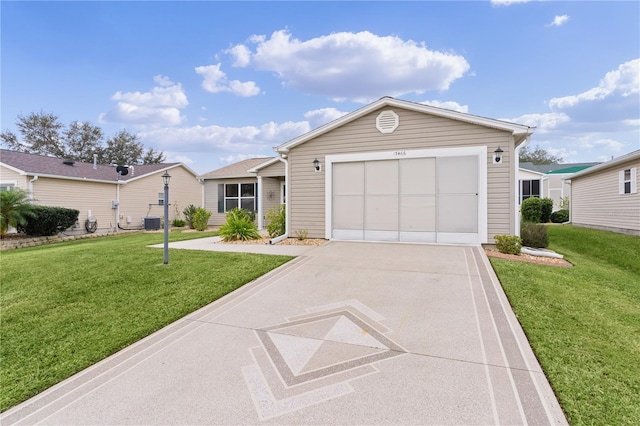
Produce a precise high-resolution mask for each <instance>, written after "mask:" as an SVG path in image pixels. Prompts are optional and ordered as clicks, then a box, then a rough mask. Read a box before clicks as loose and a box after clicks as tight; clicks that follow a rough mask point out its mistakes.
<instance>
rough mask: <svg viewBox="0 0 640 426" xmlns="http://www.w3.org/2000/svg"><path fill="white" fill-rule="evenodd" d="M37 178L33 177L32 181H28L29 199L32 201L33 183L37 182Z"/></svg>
mask: <svg viewBox="0 0 640 426" xmlns="http://www.w3.org/2000/svg"><path fill="white" fill-rule="evenodd" d="M38 178H39V176H37V175H36V176H34V177H33V179H31V180H30V181H29V198H30V199H31V201H33V183H34V182H35V181H37V180H38Z"/></svg>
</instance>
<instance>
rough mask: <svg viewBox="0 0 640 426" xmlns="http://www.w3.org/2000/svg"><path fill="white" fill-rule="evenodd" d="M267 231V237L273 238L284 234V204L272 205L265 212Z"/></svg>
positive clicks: (285, 225)
mask: <svg viewBox="0 0 640 426" xmlns="http://www.w3.org/2000/svg"><path fill="white" fill-rule="evenodd" d="M267 220H268V221H269V224H268V225H267V232H268V233H269V237H271V238H275V237H278V236H280V235H284V233H285V232H286V230H287V209H286V208H285V206H284V204H281V205H279V206H278V207H274V208H272V209H271V210H269V211H268V212H267Z"/></svg>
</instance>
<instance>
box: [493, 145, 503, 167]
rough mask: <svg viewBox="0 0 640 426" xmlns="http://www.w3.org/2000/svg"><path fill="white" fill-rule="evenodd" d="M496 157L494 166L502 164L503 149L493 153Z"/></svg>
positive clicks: (494, 157)
mask: <svg viewBox="0 0 640 426" xmlns="http://www.w3.org/2000/svg"><path fill="white" fill-rule="evenodd" d="M493 152H494V153H495V155H494V156H493V164H498V163H501V162H502V153H503V152H504V151H503V150H502V148H500V147H498V148H497V149H496V150H495V151H493Z"/></svg>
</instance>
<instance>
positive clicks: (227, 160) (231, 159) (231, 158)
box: [219, 154, 273, 164]
mask: <svg viewBox="0 0 640 426" xmlns="http://www.w3.org/2000/svg"><path fill="white" fill-rule="evenodd" d="M271 156H272V157H273V155H271ZM260 157H265V155H264V154H236V155H227V156H226V157H220V158H219V160H220V162H221V163H222V164H233V163H237V162H238V161H244V160H248V159H250V158H260Z"/></svg>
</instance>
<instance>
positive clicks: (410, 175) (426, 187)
mask: <svg viewBox="0 0 640 426" xmlns="http://www.w3.org/2000/svg"><path fill="white" fill-rule="evenodd" d="M435 193H436V159H435V158H408V159H404V160H400V194H402V195H424V194H435Z"/></svg>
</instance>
